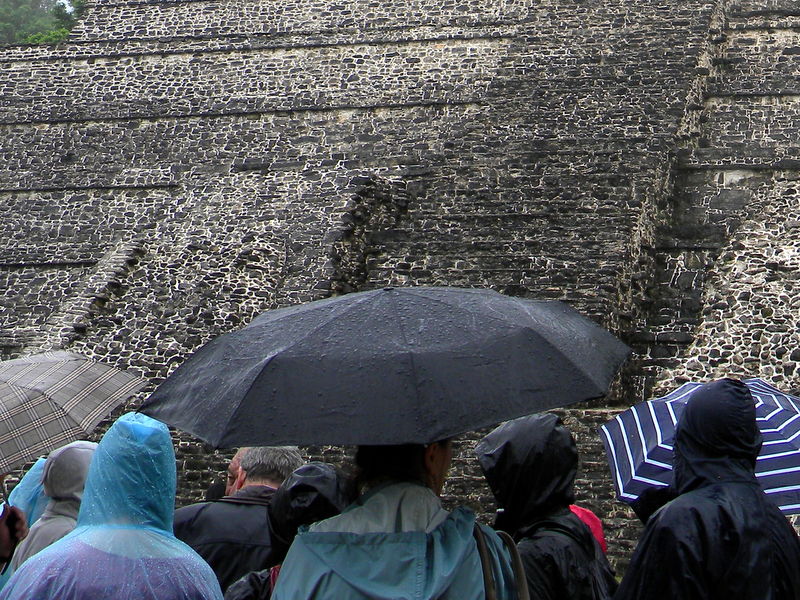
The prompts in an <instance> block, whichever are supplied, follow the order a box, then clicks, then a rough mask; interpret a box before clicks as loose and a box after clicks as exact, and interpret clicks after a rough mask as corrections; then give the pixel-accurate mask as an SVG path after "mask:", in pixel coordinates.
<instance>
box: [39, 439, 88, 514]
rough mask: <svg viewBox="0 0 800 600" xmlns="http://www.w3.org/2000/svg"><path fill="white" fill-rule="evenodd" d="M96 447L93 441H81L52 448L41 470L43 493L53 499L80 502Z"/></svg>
mask: <svg viewBox="0 0 800 600" xmlns="http://www.w3.org/2000/svg"><path fill="white" fill-rule="evenodd" d="M96 448H97V444H95V443H94V442H83V441H81V442H72V443H71V444H67V445H66V446H61V447H60V448H57V449H55V450H53V451H52V452H51V453H50V454H49V455H48V456H47V460H46V461H45V463H44V470H43V471H42V485H43V487H44V493H45V494H46V495H47V496H49V497H50V498H52V499H54V500H75V501H78V502H80V500H81V498H82V497H83V486H84V483H85V482H86V475H87V473H88V472H89V464H90V463H91V462H92V456H93V455H94V451H95V449H96Z"/></svg>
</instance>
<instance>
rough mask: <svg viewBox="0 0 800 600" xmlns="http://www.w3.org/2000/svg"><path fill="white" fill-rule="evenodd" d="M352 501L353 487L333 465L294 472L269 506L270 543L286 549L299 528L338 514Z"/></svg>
mask: <svg viewBox="0 0 800 600" xmlns="http://www.w3.org/2000/svg"><path fill="white" fill-rule="evenodd" d="M353 500H355V489H354V486H353V485H352V484H351V483H350V482H349V481H348V480H347V478H346V477H345V476H344V475H343V474H342V473H340V472H339V471H338V470H337V469H336V468H335V467H333V466H332V465H328V464H325V463H322V462H311V463H308V464H306V465H303V466H302V467H299V468H298V469H295V471H294V472H293V473H292V474H291V475H289V477H287V478H286V480H285V481H284V482H283V483H282V484H281V486H280V487H279V488H278V490H277V491H276V492H275V495H274V496H273V497H272V502H271V503H270V505H269V509H268V510H269V514H270V524H271V527H272V532H273V543H275V542H277V543H280V544H284V545H285V546H286V548H287V549H288V547H289V544H291V543H292V540H293V539H294V536H295V535H296V534H297V529H298V528H299V527H300V526H301V525H310V524H311V523H315V522H317V521H322V520H323V519H327V518H329V517H332V516H334V515H338V514H339V513H340V512H342V511H343V510H344V509H345V508H346V507H347V506H348V505H349V504H350V503H351V502H353Z"/></svg>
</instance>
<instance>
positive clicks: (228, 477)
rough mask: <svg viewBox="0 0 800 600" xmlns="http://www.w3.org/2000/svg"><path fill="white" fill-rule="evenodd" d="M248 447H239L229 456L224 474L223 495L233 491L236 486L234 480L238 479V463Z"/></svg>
mask: <svg viewBox="0 0 800 600" xmlns="http://www.w3.org/2000/svg"><path fill="white" fill-rule="evenodd" d="M247 450H248V448H239V450H237V451H236V454H234V455H233V458H231V462H229V463H228V469H227V472H226V474H225V495H226V496H230V495H231V494H232V493H233V492H235V491H236V490H237V489H239V488H238V487H236V482H237V480H238V479H239V471H240V465H241V461H242V456H243V455H244V453H245V452H247Z"/></svg>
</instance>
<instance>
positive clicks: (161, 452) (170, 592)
mask: <svg viewBox="0 0 800 600" xmlns="http://www.w3.org/2000/svg"><path fill="white" fill-rule="evenodd" d="M175 485H176V471H175V452H174V450H173V448H172V440H171V439H170V435H169V431H168V430H167V427H166V425H164V424H163V423H160V422H159V421H156V420H155V419H151V418H150V417H147V416H145V415H142V414H139V413H128V414H125V415H123V416H122V417H120V418H119V419H117V421H116V422H115V423H114V424H113V425H112V426H111V428H110V429H109V430H108V431H107V432H106V434H105V435H104V436H103V439H102V440H101V441H100V443H99V444H98V445H97V449H96V450H95V453H94V456H93V458H92V462H91V464H90V466H89V473H88V475H87V478H86V485H85V488H84V494H83V500H82V502H81V507H80V511H79V513H78V522H77V526H76V527H75V529H74V530H73V531H72V532H71V533H69V534H68V535H66V536H65V537H63V538H61V539H60V540H59V541H57V542H55V543H54V544H52V545H50V546H48V547H47V548H45V549H44V550H42V551H41V552H39V553H37V554H36V555H34V556H32V557H31V558H29V559H28V560H26V561H25V562H24V563H23V564H22V565H20V568H19V570H18V571H16V573H14V575H13V576H12V577H11V579H10V580H9V581H8V584H7V585H6V587H5V588H4V589H3V591H2V593H0V600H23V599H25V600H29V599H32V598H41V599H45V598H46V599H47V600H85V599H86V598H91V599H92V600H99V599H103V598H109V599H111V598H113V599H114V600H221V599H222V591H221V590H220V588H219V584H218V583H217V578H216V576H215V575H214V572H213V571H212V570H211V567H209V566H208V565H207V564H206V563H205V562H204V561H203V559H201V558H200V556H199V555H198V554H197V553H196V552H195V551H194V550H192V549H191V548H189V547H188V546H187V545H186V544H184V543H183V542H181V541H179V540H177V539H176V538H175V536H174V535H173V534H172V517H173V513H174V511H173V506H174V502H175Z"/></svg>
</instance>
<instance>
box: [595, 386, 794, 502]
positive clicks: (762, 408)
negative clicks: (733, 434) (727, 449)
mask: <svg viewBox="0 0 800 600" xmlns="http://www.w3.org/2000/svg"><path fill="white" fill-rule="evenodd" d="M743 382H744V384H745V385H747V387H748V388H749V389H750V392H751V393H752V394H753V398H754V399H755V402H756V421H757V423H758V427H759V429H760V430H761V434H762V436H763V438H764V444H763V446H762V447H761V453H760V454H759V456H758V459H757V461H756V476H757V478H758V480H759V482H760V483H761V486H762V487H763V488H764V491H765V492H766V493H767V494H768V496H769V497H770V499H771V500H772V501H773V502H774V503H775V504H776V505H778V507H779V508H780V509H781V510H782V511H783V512H784V514H798V513H800V398H797V397H795V396H791V395H789V394H786V393H784V392H781V391H780V390H778V389H776V388H774V387H772V386H771V385H770V384H768V383H767V382H765V381H763V380H762V379H745V380H743ZM701 385H703V384H702V383H686V384H684V385H682V386H681V387H679V388H678V389H676V390H674V391H673V392H671V393H669V394H667V395H666V396H663V397H661V398H656V399H654V400H648V401H647V402H641V403H639V404H637V405H635V406H632V407H630V408H628V409H627V410H625V411H623V412H621V413H620V414H618V415H617V416H616V417H614V418H613V419H612V420H611V421H609V422H608V423H606V424H605V425H602V426H601V427H600V433H601V438H602V439H603V443H604V444H605V447H606V455H607V457H608V462H609V465H610V467H611V475H612V478H613V480H614V487H615V488H616V491H617V496H618V498H619V499H620V500H622V501H625V502H630V501H632V500H636V498H638V497H639V494H641V493H642V492H643V491H644V490H645V489H647V488H649V487H653V486H660V487H665V486H667V485H669V484H670V482H671V481H672V442H673V437H674V435H675V426H676V423H677V422H678V419H679V418H680V416H681V413H682V412H683V409H684V407H685V406H686V402H687V401H688V400H689V398H690V397H691V395H692V393H693V392H694V391H695V390H696V389H697V388H698V387H700V386H701Z"/></svg>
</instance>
